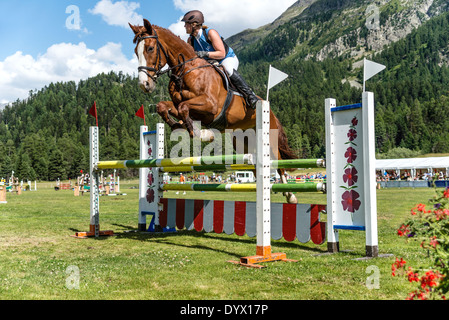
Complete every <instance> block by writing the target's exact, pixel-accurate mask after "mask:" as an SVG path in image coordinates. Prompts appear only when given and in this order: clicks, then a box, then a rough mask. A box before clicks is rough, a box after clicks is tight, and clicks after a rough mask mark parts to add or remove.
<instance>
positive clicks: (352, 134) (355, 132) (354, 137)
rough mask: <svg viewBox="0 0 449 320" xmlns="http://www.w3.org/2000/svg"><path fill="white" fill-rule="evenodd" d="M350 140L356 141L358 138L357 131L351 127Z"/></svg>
mask: <svg viewBox="0 0 449 320" xmlns="http://www.w3.org/2000/svg"><path fill="white" fill-rule="evenodd" d="M348 138H349V141H354V140H355V139H356V138H357V131H355V130H354V129H350V130H349V132H348Z"/></svg>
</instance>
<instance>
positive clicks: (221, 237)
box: [115, 226, 325, 258]
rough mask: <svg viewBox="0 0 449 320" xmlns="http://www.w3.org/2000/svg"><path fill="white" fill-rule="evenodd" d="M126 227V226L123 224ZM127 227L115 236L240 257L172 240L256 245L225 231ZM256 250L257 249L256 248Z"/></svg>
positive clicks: (277, 242) (283, 245)
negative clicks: (209, 231) (186, 238)
mask: <svg viewBox="0 0 449 320" xmlns="http://www.w3.org/2000/svg"><path fill="white" fill-rule="evenodd" d="M122 227H125V226H122ZM126 229H128V231H124V232H121V233H116V235H115V237H116V238H118V239H131V240H138V241H151V242H156V243H161V244H169V245H175V246H180V247H185V248H194V249H201V250H212V251H216V252H221V253H226V254H229V255H231V256H235V257H238V258H240V256H241V255H239V254H236V253H232V252H229V251H224V250H222V249H216V248H213V247H209V246H204V245H198V244H194V245H188V244H182V243H179V242H173V241H170V240H171V239H175V238H177V237H180V236H188V237H193V238H201V239H207V240H214V241H223V242H227V243H230V242H232V243H235V244H248V245H254V246H256V238H255V237H254V238H248V237H238V236H236V235H227V234H225V233H222V234H216V233H206V232H197V231H194V230H180V231H176V232H139V231H136V230H135V228H131V227H129V226H126ZM271 244H272V246H274V247H276V248H286V249H287V248H288V249H292V250H296V249H298V250H303V251H310V252H316V253H323V252H325V250H323V249H322V248H319V247H318V246H317V247H316V248H313V247H309V246H306V245H303V244H301V243H299V242H298V241H296V242H281V241H280V240H272V243H271ZM254 251H255V250H254Z"/></svg>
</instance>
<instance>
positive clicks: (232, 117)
mask: <svg viewBox="0 0 449 320" xmlns="http://www.w3.org/2000/svg"><path fill="white" fill-rule="evenodd" d="M129 26H130V27H131V29H132V30H133V31H134V34H135V37H134V43H136V44H137V46H136V49H135V53H136V55H137V58H138V59H139V68H138V70H139V86H140V88H141V89H142V90H143V91H144V92H146V93H151V92H153V91H154V89H155V87H156V81H157V78H158V77H159V76H161V75H163V74H165V73H169V74H170V83H169V93H170V97H171V99H172V101H161V102H159V103H158V104H157V107H156V108H157V109H156V110H157V113H158V114H159V115H160V116H161V117H162V119H163V120H164V121H165V122H166V123H167V124H168V125H169V126H170V128H171V129H172V130H174V129H178V128H185V129H187V130H188V132H189V134H190V136H191V137H193V136H199V132H197V131H196V130H194V126H193V121H200V122H201V125H202V126H204V127H207V128H214V129H217V130H219V131H220V132H224V130H225V129H233V130H236V129H241V130H247V129H255V127H256V112H255V110H253V109H252V108H250V107H247V106H246V102H245V99H244V98H243V97H242V96H240V95H235V94H232V90H230V88H229V85H228V80H227V77H226V76H225V73H224V72H219V70H218V68H217V67H214V66H213V65H212V64H210V63H209V62H207V61H206V60H204V59H201V58H198V57H197V55H196V54H195V51H194V50H193V48H192V47H191V46H190V45H189V44H188V43H187V42H185V41H183V40H182V39H181V38H180V37H178V36H176V35H174V34H173V33H172V32H171V31H169V30H167V29H164V28H161V27H158V26H155V25H151V23H150V22H149V21H148V20H146V19H144V26H134V25H131V24H129ZM166 64H168V66H169V67H168V68H165V69H164V66H165V65H166ZM172 117H174V118H176V119H178V120H179V121H175V120H174V119H173V118H172ZM270 123H271V124H270V128H271V129H277V132H278V141H277V147H278V150H273V151H274V154H275V155H277V156H278V159H296V158H297V157H296V156H295V155H294V154H293V152H292V151H291V150H290V148H289V146H288V141H287V136H286V134H285V132H284V129H283V128H282V125H281V123H280V122H279V120H278V119H277V117H276V116H275V115H274V113H273V112H272V111H270ZM195 129H196V128H195ZM234 144H235V141H234ZM247 150H249V149H247ZM278 172H279V174H280V176H281V179H282V182H283V183H286V182H287V181H286V178H285V176H284V173H285V170H283V169H278ZM285 196H286V197H287V201H288V202H289V203H296V202H297V200H296V198H295V196H294V195H293V194H292V193H286V194H285Z"/></svg>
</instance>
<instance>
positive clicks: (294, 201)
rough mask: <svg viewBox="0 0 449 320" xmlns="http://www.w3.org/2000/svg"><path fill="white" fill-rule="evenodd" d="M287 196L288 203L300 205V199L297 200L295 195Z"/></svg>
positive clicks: (289, 194)
mask: <svg viewBox="0 0 449 320" xmlns="http://www.w3.org/2000/svg"><path fill="white" fill-rule="evenodd" d="M285 196H286V197H287V203H291V204H297V203H298V199H296V197H295V195H294V194H293V193H288V194H286V195H285Z"/></svg>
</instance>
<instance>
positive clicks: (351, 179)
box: [343, 168, 359, 187]
mask: <svg viewBox="0 0 449 320" xmlns="http://www.w3.org/2000/svg"><path fill="white" fill-rule="evenodd" d="M357 173H358V171H357V169H356V168H348V169H346V170H345V174H344V175H343V181H344V182H347V183H348V186H350V187H351V186H353V185H354V184H355V183H356V182H357V180H358V179H359V177H358V176H357Z"/></svg>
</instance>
